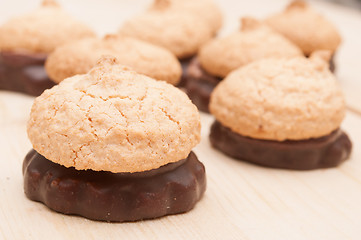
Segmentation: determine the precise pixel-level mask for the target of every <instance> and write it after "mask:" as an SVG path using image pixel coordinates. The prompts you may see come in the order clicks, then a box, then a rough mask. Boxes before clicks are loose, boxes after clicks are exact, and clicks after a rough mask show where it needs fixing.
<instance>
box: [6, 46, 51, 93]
mask: <svg viewBox="0 0 361 240" xmlns="http://www.w3.org/2000/svg"><path fill="white" fill-rule="evenodd" d="M46 58H47V55H46V54H35V53H32V54H30V53H21V52H0V90H8V91H15V92H21V93H26V94H29V95H32V96H39V95H40V94H41V93H42V92H43V91H44V90H45V89H48V88H51V87H53V86H54V85H55V83H54V82H53V81H51V80H50V79H49V78H48V76H47V74H46V72H45V69H44V63H45V60H46Z"/></svg>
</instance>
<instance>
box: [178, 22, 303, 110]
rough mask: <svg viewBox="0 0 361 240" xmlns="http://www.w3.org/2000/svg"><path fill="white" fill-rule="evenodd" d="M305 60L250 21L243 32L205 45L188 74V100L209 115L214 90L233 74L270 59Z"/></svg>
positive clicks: (289, 45)
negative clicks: (254, 63)
mask: <svg viewBox="0 0 361 240" xmlns="http://www.w3.org/2000/svg"><path fill="white" fill-rule="evenodd" d="M294 56H302V52H301V50H300V49H299V48H298V47H297V46H296V45H294V44H293V43H291V42H290V41H289V40H288V39H286V38H285V37H283V36H282V35H280V34H278V33H277V32H275V31H273V30H272V29H271V28H269V27H267V26H266V25H265V24H263V23H262V22H260V21H258V20H256V19H254V18H250V17H246V18H243V19H242V28H241V29H240V31H237V32H235V33H233V34H231V35H228V36H226V37H223V38H218V39H214V40H212V41H210V42H208V43H207V44H206V45H204V46H203V47H202V48H201V50H200V52H199V54H198V57H197V59H194V60H193V61H192V62H191V63H190V65H189V67H188V69H187V72H186V74H185V77H184V78H185V79H186V81H185V82H186V84H185V88H186V90H187V93H188V96H189V97H190V98H191V100H192V101H193V102H194V104H196V106H197V107H198V109H199V110H201V111H204V112H208V110H209V109H208V105H209V98H210V94H211V92H212V91H213V89H214V87H215V86H216V85H217V84H218V83H219V82H220V81H221V80H222V79H223V78H224V77H225V76H226V75H227V74H228V73H229V72H231V71H232V70H234V69H236V68H238V67H241V66H244V65H246V64H249V63H251V62H253V61H256V60H258V59H262V58H268V57H294Z"/></svg>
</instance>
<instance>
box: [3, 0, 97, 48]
mask: <svg viewBox="0 0 361 240" xmlns="http://www.w3.org/2000/svg"><path fill="white" fill-rule="evenodd" d="M91 36H95V33H94V32H93V31H92V30H91V29H90V28H89V27H88V26H86V25H85V24H83V23H81V22H79V21H78V20H75V19H74V18H73V17H71V16H70V15H68V14H67V13H66V12H65V11H63V10H62V9H61V8H60V6H59V5H58V4H57V3H56V2H55V1H54V0H44V1H43V3H42V5H41V7H40V8H38V9H36V10H35V11H32V12H30V13H28V14H25V15H22V16H18V17H14V18H12V19H10V20H9V21H7V22H5V23H4V24H3V25H2V26H0V50H1V51H14V50H25V51H29V52H36V53H37V52H40V53H50V52H51V51H53V50H54V48H55V47H57V46H59V45H62V44H65V43H67V42H70V41H74V40H77V39H81V38H84V37H91Z"/></svg>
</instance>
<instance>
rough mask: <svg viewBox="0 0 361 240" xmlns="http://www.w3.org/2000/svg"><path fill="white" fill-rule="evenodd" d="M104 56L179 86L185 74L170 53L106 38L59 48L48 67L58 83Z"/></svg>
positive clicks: (124, 39) (123, 39) (133, 41)
mask: <svg viewBox="0 0 361 240" xmlns="http://www.w3.org/2000/svg"><path fill="white" fill-rule="evenodd" d="M102 55H113V56H115V57H116V58H117V59H118V61H119V63H120V64H122V65H126V66H129V67H131V68H132V69H134V70H135V71H136V72H138V73H141V74H144V75H147V76H149V77H152V78H155V79H157V80H164V81H167V82H168V83H171V84H173V85H175V84H177V83H178V82H179V80H180V76H181V74H182V69H181V66H180V63H179V61H178V59H177V58H176V57H175V56H174V55H173V54H172V53H171V52H169V51H168V50H166V49H164V48H161V47H158V46H156V45H153V44H150V43H147V42H143V41H140V40H137V39H134V38H128V37H120V36H117V35H107V36H105V37H104V38H103V39H99V38H87V39H81V40H78V41H74V42H71V43H68V44H66V45H63V46H60V47H58V48H56V49H55V51H54V52H52V53H51V54H50V55H49V57H48V59H47V61H46V64H45V67H46V71H47V73H48V75H49V77H50V79H52V80H53V81H55V82H57V83H59V82H61V81H62V80H64V79H65V78H68V77H71V76H74V75H76V74H84V73H87V72H88V71H89V70H90V69H91V68H92V67H93V66H94V65H95V64H96V62H97V60H98V59H99V57H101V56H102Z"/></svg>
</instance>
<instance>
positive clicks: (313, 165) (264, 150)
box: [209, 121, 352, 170]
mask: <svg viewBox="0 0 361 240" xmlns="http://www.w3.org/2000/svg"><path fill="white" fill-rule="evenodd" d="M209 138H210V141H211V144H212V146H213V147H214V148H216V149H218V150H220V151H221V152H223V153H225V154H227V155H228V156H230V157H232V158H236V159H240V160H243V161H247V162H251V163H254V164H258V165H262V166H265V167H272V168H285V169H293V170H311V169H317V168H330V167H336V166H338V165H339V164H341V163H342V162H344V161H345V160H346V159H347V158H348V157H349V155H350V153H351V149H352V144H351V141H350V139H349V138H348V136H347V135H346V134H345V133H344V132H343V131H341V130H339V129H337V130H335V131H333V132H332V133H331V134H329V135H327V136H324V137H321V138H315V139H309V140H300V141H291V140H287V141H283V142H279V141H271V140H258V139H252V138H249V137H244V136H241V135H239V134H237V133H235V132H233V131H232V130H231V129H229V128H227V127H225V126H223V125H222V124H221V123H219V122H218V121H215V122H214V123H213V125H212V127H211V132H210V136H209Z"/></svg>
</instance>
